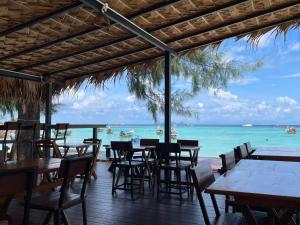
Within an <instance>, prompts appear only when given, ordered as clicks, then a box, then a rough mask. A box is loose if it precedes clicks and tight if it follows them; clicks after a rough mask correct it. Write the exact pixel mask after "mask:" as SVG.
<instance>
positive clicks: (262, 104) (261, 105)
mask: <svg viewBox="0 0 300 225" xmlns="http://www.w3.org/2000/svg"><path fill="white" fill-rule="evenodd" d="M256 108H257V109H259V110H267V109H271V108H272V106H271V105H269V104H267V103H266V102H265V101H262V102H260V103H259V104H258V105H257V106H256Z"/></svg>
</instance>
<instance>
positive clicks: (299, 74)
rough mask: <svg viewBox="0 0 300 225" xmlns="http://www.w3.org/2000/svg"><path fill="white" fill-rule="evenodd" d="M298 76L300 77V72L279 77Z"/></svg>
mask: <svg viewBox="0 0 300 225" xmlns="http://www.w3.org/2000/svg"><path fill="white" fill-rule="evenodd" d="M297 77H300V73H293V74H289V75H283V76H279V78H297Z"/></svg>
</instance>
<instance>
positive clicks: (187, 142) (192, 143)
mask: <svg viewBox="0 0 300 225" xmlns="http://www.w3.org/2000/svg"><path fill="white" fill-rule="evenodd" d="M177 143H179V144H181V145H186V146H193V147H195V146H199V141H198V140H177Z"/></svg>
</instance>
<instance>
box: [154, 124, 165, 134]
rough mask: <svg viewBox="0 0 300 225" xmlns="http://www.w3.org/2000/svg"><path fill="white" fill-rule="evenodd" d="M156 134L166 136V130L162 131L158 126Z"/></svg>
mask: <svg viewBox="0 0 300 225" xmlns="http://www.w3.org/2000/svg"><path fill="white" fill-rule="evenodd" d="M156 134H157V135H163V134H164V130H163V129H161V128H160V127H159V126H157V128H156Z"/></svg>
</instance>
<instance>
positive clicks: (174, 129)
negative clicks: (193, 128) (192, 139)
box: [171, 125, 179, 140]
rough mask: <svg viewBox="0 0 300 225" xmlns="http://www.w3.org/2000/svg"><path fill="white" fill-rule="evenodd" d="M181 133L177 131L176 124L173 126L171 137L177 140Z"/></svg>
mask: <svg viewBox="0 0 300 225" xmlns="http://www.w3.org/2000/svg"><path fill="white" fill-rule="evenodd" d="M178 135H179V134H178V133H177V131H176V127H175V125H174V126H172V127H171V139H172V140H176V139H177V136H178Z"/></svg>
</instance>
